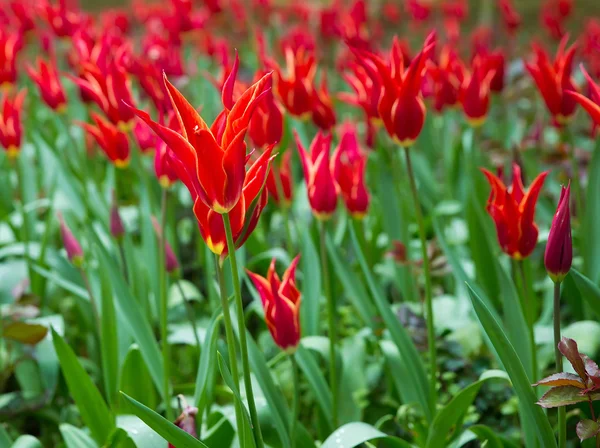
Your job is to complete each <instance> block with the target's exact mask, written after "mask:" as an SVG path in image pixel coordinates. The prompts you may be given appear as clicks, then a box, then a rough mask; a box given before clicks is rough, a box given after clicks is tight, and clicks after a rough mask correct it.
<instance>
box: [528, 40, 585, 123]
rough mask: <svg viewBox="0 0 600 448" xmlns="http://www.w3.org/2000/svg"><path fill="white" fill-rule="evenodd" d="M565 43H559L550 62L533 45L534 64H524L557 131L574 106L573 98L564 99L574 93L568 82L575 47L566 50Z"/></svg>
mask: <svg viewBox="0 0 600 448" xmlns="http://www.w3.org/2000/svg"><path fill="white" fill-rule="evenodd" d="M567 40H568V36H565V37H564V38H563V39H562V41H561V43H560V46H559V48H558V51H557V53H556V57H555V58H554V61H553V62H552V61H550V58H549V56H548V54H547V53H546V52H545V51H544V50H543V49H542V48H541V47H539V46H537V45H535V46H534V51H535V54H536V58H535V61H533V62H526V63H525V67H526V68H527V70H528V71H529V73H530V74H531V77H532V78H533V80H534V81H535V84H536V85H537V88H538V90H539V91H540V93H541V94H542V97H543V98H544V102H545V103H546V106H547V107H548V110H549V111H550V114H551V115H552V118H553V121H554V124H555V125H556V126H558V127H562V126H564V125H565V124H566V123H567V122H568V121H569V120H570V118H571V117H572V116H573V114H574V113H575V107H576V105H577V102H576V101H575V100H574V99H573V98H572V97H570V96H568V95H565V91H567V90H576V89H575V85H574V84H573V80H572V79H571V70H572V65H573V56H574V55H575V45H572V46H571V47H569V48H568V49H566V45H567Z"/></svg>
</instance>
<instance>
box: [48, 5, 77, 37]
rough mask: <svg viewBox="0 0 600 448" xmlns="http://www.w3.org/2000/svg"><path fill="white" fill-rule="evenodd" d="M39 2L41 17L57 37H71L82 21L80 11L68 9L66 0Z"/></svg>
mask: <svg viewBox="0 0 600 448" xmlns="http://www.w3.org/2000/svg"><path fill="white" fill-rule="evenodd" d="M40 3H43V4H42V5H41V6H40V9H41V13H42V16H43V18H44V19H45V20H46V22H47V23H48V25H49V26H50V28H51V29H52V31H53V32H54V35H56V36H58V37H72V36H73V35H74V34H75V32H76V31H77V30H78V29H79V28H80V27H81V26H82V23H83V22H84V18H83V16H82V14H81V12H79V11H75V10H70V9H69V7H68V5H67V0H58V2H57V3H56V4H53V3H52V2H50V0H43V2H40Z"/></svg>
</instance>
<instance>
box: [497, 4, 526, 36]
mask: <svg viewBox="0 0 600 448" xmlns="http://www.w3.org/2000/svg"><path fill="white" fill-rule="evenodd" d="M498 7H499V8H500V14H501V15H502V21H503V22H504V27H505V28H506V30H507V31H508V34H511V35H513V34H515V33H516V31H517V30H518V29H519V26H521V15H520V14H519V13H518V12H517V10H516V9H515V6H514V5H513V2H512V0H498Z"/></svg>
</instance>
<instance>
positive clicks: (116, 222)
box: [110, 191, 125, 239]
mask: <svg viewBox="0 0 600 448" xmlns="http://www.w3.org/2000/svg"><path fill="white" fill-rule="evenodd" d="M110 234H111V235H112V236H113V237H115V238H116V239H120V238H121V237H123V235H124V234H125V227H124V226H123V221H122V220H121V215H120V214H119V205H118V203H117V198H116V197H115V192H114V191H113V195H112V204H111V207H110Z"/></svg>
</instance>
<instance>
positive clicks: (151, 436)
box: [117, 415, 167, 448]
mask: <svg viewBox="0 0 600 448" xmlns="http://www.w3.org/2000/svg"><path fill="white" fill-rule="evenodd" d="M117 426H118V427H119V429H120V430H123V431H124V432H125V433H126V434H127V435H128V436H129V438H130V439H131V440H133V442H134V443H135V445H136V446H137V447H138V448H167V442H166V441H165V439H163V438H162V437H161V436H160V435H158V434H157V433H156V431H154V430H153V429H152V428H150V427H149V426H148V425H147V424H146V423H144V422H143V421H142V420H141V419H140V418H139V417H136V416H135V415H119V416H118V417H117ZM117 431H118V430H117Z"/></svg>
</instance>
